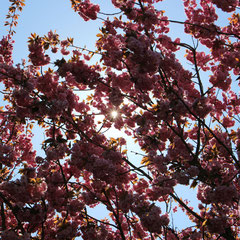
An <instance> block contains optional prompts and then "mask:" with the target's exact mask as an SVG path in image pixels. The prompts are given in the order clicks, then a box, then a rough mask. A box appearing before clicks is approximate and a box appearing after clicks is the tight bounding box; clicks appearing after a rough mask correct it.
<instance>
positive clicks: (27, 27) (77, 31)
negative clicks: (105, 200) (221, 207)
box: [0, 0, 223, 228]
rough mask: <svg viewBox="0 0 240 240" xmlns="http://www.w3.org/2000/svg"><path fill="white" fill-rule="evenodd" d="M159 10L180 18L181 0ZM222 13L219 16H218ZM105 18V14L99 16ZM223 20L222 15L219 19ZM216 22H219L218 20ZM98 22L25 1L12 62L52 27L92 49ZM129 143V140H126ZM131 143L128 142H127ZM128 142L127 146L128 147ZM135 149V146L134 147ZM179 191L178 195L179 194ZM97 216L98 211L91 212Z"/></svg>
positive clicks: (62, 6)
mask: <svg viewBox="0 0 240 240" xmlns="http://www.w3.org/2000/svg"><path fill="white" fill-rule="evenodd" d="M92 2H94V3H99V4H100V5H101V6H102V7H103V8H102V9H101V11H102V12H106V13H112V12H115V11H117V10H116V9H114V8H113V7H112V5H111V1H110V0H95V1H92ZM8 6H9V1H8V0H1V8H0V26H1V35H5V33H6V28H4V27H3V25H4V21H5V15H6V14H7V11H8ZM158 8H159V10H164V11H165V12H166V13H165V14H166V15H167V16H169V18H170V19H174V20H180V21H183V20H184V11H183V6H182V1H179V0H175V1H174V0H165V1H163V2H161V3H159V4H158ZM222 16H223V15H222ZM102 17H103V18H105V16H102ZM222 19H223V18H222ZM220 21H222V20H221V19H220ZM101 25H102V21H101V20H98V21H88V22H84V21H83V20H82V18H80V17H79V15H78V14H77V13H75V12H73V10H72V9H71V4H70V1H69V0H32V1H30V0H27V1H26V6H25V7H24V9H23V12H22V13H20V18H19V24H18V26H17V28H16V29H15V30H16V34H15V35H14V40H15V45H14V55H13V57H14V61H15V63H18V62H21V59H22V58H26V57H27V55H28V52H27V49H28V48H27V41H28V37H29V36H30V34H31V33H34V32H35V33H37V34H39V35H40V36H43V35H45V34H47V32H48V31H49V30H53V31H54V30H56V32H57V33H58V34H59V35H60V37H61V39H66V38H67V37H73V38H74V39H75V41H74V43H75V45H77V46H80V47H83V46H85V45H86V47H87V48H88V49H91V50H93V49H94V45H95V40H96V34H97V33H98V30H99V27H101ZM170 34H171V35H172V36H174V37H175V38H177V37H180V38H181V39H182V41H183V42H186V41H187V42H188V43H189V44H191V38H190V37H186V36H184V34H183V26H182V25H181V26H179V25H176V24H172V28H171V32H170ZM112 134H120V133H119V132H112ZM41 138H42V135H41V134H40V135H37V134H36V137H35V140H34V142H35V144H37V143H39V139H41ZM41 141H42V140H41ZM128 144H129V142H128ZM132 144H133V142H132V141H130V144H129V145H132ZM129 145H128V146H129ZM134 148H135V147H134ZM131 157H132V158H134V161H138V159H137V158H138V157H137V156H135V155H134V154H132V155H131ZM178 193H179V195H180V196H181V195H182V197H183V199H190V200H191V202H192V203H193V205H195V206H196V205H197V201H196V200H195V197H194V196H195V194H196V190H192V191H189V190H188V191H186V189H185V188H183V187H182V188H178ZM180 193H181V194H180ZM95 213H96V214H98V215H99V216H101V214H102V212H101V210H100V211H97V212H95ZM184 221H186V217H185V215H184V214H178V215H176V219H175V225H176V226H178V227H179V228H181V227H183V226H185V225H186V223H184Z"/></svg>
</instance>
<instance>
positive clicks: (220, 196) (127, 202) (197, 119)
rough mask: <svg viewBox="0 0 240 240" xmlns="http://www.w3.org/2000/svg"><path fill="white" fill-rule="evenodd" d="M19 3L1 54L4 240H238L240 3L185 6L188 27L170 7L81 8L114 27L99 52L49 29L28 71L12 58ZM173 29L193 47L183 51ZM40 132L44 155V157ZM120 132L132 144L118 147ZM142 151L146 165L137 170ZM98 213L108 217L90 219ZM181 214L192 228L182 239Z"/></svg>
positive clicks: (149, 2) (78, 4) (124, 3)
mask: <svg viewBox="0 0 240 240" xmlns="http://www.w3.org/2000/svg"><path fill="white" fill-rule="evenodd" d="M165 1H166V0H165ZM9 2H10V7H9V13H8V15H7V19H6V26H7V27H8V29H9V31H8V34H7V35H6V36H4V37H3V38H2V39H1V41H0V80H1V83H2V85H1V86H2V89H1V95H2V96H3V97H4V101H5V104H4V106H3V107H2V108H1V110H0V131H1V142H0V156H1V158H0V180H1V181H0V231H1V239H3V240H20V239H24V240H28V239H36V240H37V239H41V240H51V239H63V240H67V239H69V240H70V239H75V238H76V239H77V238H78V239H84V240H92V239H99V240H104V239H106V240H110V239H124V240H127V239H129V240H130V239H132V240H133V239H143V240H147V239H149V240H152V239H170V240H175V239H195V240H197V239H221V240H223V239H227V240H232V239H239V234H240V230H239V228H238V226H239V224H240V218H239V216H240V212H239V211H240V210H239V197H240V161H239V158H240V129H239V122H240V117H239V113H240V98H239V96H238V91H239V75H240V41H239V40H240V15H239V14H238V13H237V10H238V9H239V5H240V4H239V1H238V0H200V1H196V0H183V4H184V8H185V13H186V20H185V21H184V22H180V21H178V20H177V19H169V18H168V16H167V15H166V13H165V12H164V11H163V10H164V9H161V10H159V9H158V8H157V7H156V6H157V4H158V3H159V2H162V0H112V1H111V4H112V5H113V6H114V7H115V8H116V13H112V14H106V13H103V12H101V1H99V2H100V3H99V5H97V4H96V3H94V2H91V1H90V0H71V1H70V2H69V4H71V5H72V8H73V11H75V12H77V13H78V14H79V16H80V17H81V18H83V19H84V20H85V21H99V19H100V21H101V22H103V24H102V27H101V29H100V32H99V33H98V35H97V41H96V49H86V48H83V47H82V46H75V45H74V40H73V39H72V38H71V37H69V38H67V39H61V37H60V36H59V35H58V34H57V33H56V32H53V31H51V30H50V31H49V32H48V33H47V34H46V35H45V36H39V35H37V34H32V35H31V36H29V42H28V49H29V55H28V59H27V60H26V61H25V62H24V61H23V62H22V63H15V62H13V60H12V51H13V39H14V33H15V31H17V28H16V26H17V21H18V16H19V13H20V12H21V10H22V8H23V7H24V5H25V4H24V0H10V1H9ZM163 2H164V1H163ZM109 3H110V1H109ZM216 10H217V11H216ZM221 11H222V12H227V13H229V14H230V16H231V17H230V18H229V19H226V20H227V24H226V25H225V26H218V25H217V23H216V21H217V19H218V14H217V12H218V13H219V12H221ZM171 23H173V24H176V25H179V26H183V27H184V31H185V34H186V35H190V36H191V37H192V39H193V41H192V44H188V43H185V42H183V41H182V40H181V38H176V39H172V38H171V37H170V36H169V27H170V26H169V25H170V24H171ZM59 55H60V56H61V57H60V58H59ZM179 55H181V59H185V60H186V62H188V63H189V64H188V66H186V65H184V64H183V63H182V61H181V60H180V59H179V57H178V56H179ZM56 56H58V57H56ZM93 56H97V57H98V58H99V62H98V63H96V64H92V62H91V58H92V57H93ZM206 76H208V77H207V79H206ZM86 90H89V91H90V94H89V95H88V96H86V98H85V99H83V98H82V95H81V93H82V92H83V91H86ZM84 96H85V95H84ZM113 111H114V113H115V115H112V112H113ZM98 115H101V116H102V118H101V119H100V118H98ZM99 119H100V120H99ZM36 125H38V126H39V127H40V128H41V129H42V131H44V134H45V137H46V138H45V141H44V142H43V143H39V145H41V147H42V149H43V150H44V153H45V154H44V156H40V155H39V154H37V152H36V149H35V148H36V146H33V144H32V137H33V134H32V132H31V128H32V127H33V126H36ZM110 128H115V129H118V130H120V131H122V132H125V134H126V136H127V137H126V138H123V137H117V138H116V136H115V137H114V136H112V137H111V138H110V137H108V136H107V135H106V134H105V132H106V131H107V130H108V129H110ZM132 138H133V139H134V141H135V144H136V145H138V146H140V148H141V152H139V153H136V154H138V155H140V157H141V162H136V161H133V159H132V158H130V157H129V154H128V148H127V147H126V143H127V142H128V141H129V139H132ZM179 185H183V186H185V188H186V189H189V190H190V189H191V188H195V189H197V196H196V198H197V199H198V201H199V204H198V208H193V207H191V205H190V204H189V203H188V201H185V200H183V198H181V197H179V196H178V195H177V194H176V191H175V189H176V187H177V186H179ZM183 197H184V196H183ZM172 202H174V203H175V205H176V206H175V207H174V208H171V203H172ZM98 205H102V206H104V207H105V208H106V210H107V211H106V212H107V215H106V216H105V218H104V217H103V218H99V217H98V216H95V215H94V214H90V213H89V212H88V209H89V208H95V207H97V206H98ZM163 206H165V207H163ZM174 211H183V212H184V213H185V214H186V216H187V217H188V218H189V219H190V221H191V222H192V223H191V225H189V226H188V227H186V228H185V229H179V228H176V226H174V225H173V224H172V220H171V217H170V216H171V213H172V212H174Z"/></svg>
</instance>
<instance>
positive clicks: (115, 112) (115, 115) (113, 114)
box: [111, 110, 118, 118]
mask: <svg viewBox="0 0 240 240" xmlns="http://www.w3.org/2000/svg"><path fill="white" fill-rule="evenodd" d="M111 116H112V117H113V118H116V117H117V116H118V112H117V111H115V110H113V111H112V112H111Z"/></svg>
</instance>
